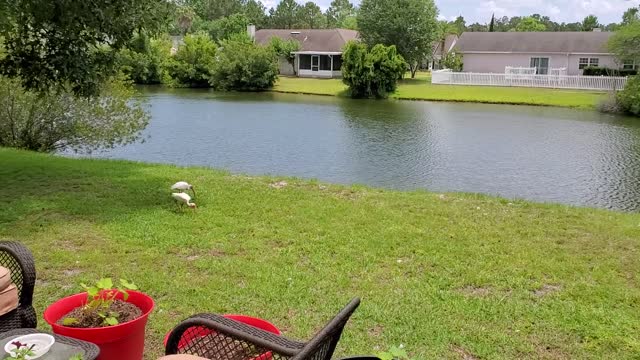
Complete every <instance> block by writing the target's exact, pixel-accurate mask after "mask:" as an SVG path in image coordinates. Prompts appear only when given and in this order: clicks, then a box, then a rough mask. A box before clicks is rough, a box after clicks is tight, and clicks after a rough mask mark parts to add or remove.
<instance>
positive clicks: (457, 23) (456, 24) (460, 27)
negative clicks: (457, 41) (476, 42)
mask: <svg viewBox="0 0 640 360" xmlns="http://www.w3.org/2000/svg"><path fill="white" fill-rule="evenodd" d="M451 28H452V29H455V33H456V34H458V35H461V34H462V33H463V32H465V31H467V22H466V21H465V20H464V17H463V16H462V15H460V16H458V17H457V18H456V19H455V20H454V21H452V22H451Z"/></svg>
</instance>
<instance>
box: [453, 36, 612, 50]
mask: <svg viewBox="0 0 640 360" xmlns="http://www.w3.org/2000/svg"><path fill="white" fill-rule="evenodd" d="M611 35H613V33H611V32H492V33H490V32H465V33H463V34H462V35H461V36H460V39H459V40H458V43H457V44H456V48H457V49H458V51H459V52H461V53H465V52H487V51H489V52H516V53H517V52H527V53H588V54H597V53H608V52H609V51H608V50H607V41H608V40H609V38H610V37H611Z"/></svg>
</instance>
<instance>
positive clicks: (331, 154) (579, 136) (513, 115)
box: [93, 88, 640, 211]
mask: <svg viewBox="0 0 640 360" xmlns="http://www.w3.org/2000/svg"><path fill="white" fill-rule="evenodd" d="M143 93H144V96H146V97H148V100H149V105H150V112H151V114H152V120H151V123H150V124H149V126H148V128H147V129H146V130H145V132H144V136H145V138H146V140H145V142H144V143H136V144H132V145H128V146H125V147H120V148H116V149H113V150H109V151H106V152H102V153H98V154H94V155H93V156H98V157H108V158H121V159H131V160H141V161H148V162H161V163H171V164H177V165H185V166H186V165H205V166H211V167H215V168H222V169H228V170H230V171H232V172H235V173H247V174H270V175H282V176H297V177H303V178H316V179H319V180H322V181H327V182H332V183H342V184H354V183H358V184H366V185H370V186H375V187H383V188H390V189H400V190H410V189H427V190H431V191H436V192H444V191H463V192H477V193H484V194H491V195H499V196H503V197H507V198H524V199H529V200H534V201H541V202H558V203H564V204H571V205H579V206H592V207H601V208H608V209H616V210H627V211H638V210H640V182H639V179H640V119H634V118H627V117H620V116H611V115H603V114H600V113H597V112H594V111H580V110H571V109H561V108H545V107H530V106H507V105H486V104H462V103H432V102H412V101H374V100H351V99H343V98H335V97H321V96H305V95H294V94H277V93H260V94H234V93H226V94H225V93H215V92H212V91H209V90H193V89H173V90H172V89H164V88H146V89H144V90H143ZM176 180H180V179H176ZM186 180H188V179H186Z"/></svg>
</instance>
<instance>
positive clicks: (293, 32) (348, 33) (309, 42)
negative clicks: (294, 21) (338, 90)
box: [249, 29, 358, 78]
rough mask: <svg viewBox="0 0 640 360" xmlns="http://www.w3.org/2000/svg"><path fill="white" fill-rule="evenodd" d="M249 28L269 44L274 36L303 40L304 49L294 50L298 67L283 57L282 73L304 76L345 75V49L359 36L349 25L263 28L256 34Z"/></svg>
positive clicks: (260, 39)
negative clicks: (346, 26) (343, 65)
mask: <svg viewBox="0 0 640 360" xmlns="http://www.w3.org/2000/svg"><path fill="white" fill-rule="evenodd" d="M249 32H250V35H253V36H254V38H255V41H256V43H258V44H261V45H268V44H269V41H271V38H273V37H279V38H281V39H282V40H295V41H297V42H298V43H300V50H299V51H296V52H295V53H294V54H295V55H296V59H295V64H294V67H292V66H291V65H290V64H289V62H287V61H286V60H285V59H280V74H282V75H296V74H297V75H298V76H300V77H321V78H334V77H341V76H342V72H341V71H340V69H341V67H342V49H343V48H344V46H345V44H346V43H347V42H348V41H351V40H357V39H358V32H357V31H354V30H347V29H300V30H297V29H261V30H258V31H255V33H254V34H255V35H254V34H251V32H252V31H251V30H249ZM294 68H295V73H294Z"/></svg>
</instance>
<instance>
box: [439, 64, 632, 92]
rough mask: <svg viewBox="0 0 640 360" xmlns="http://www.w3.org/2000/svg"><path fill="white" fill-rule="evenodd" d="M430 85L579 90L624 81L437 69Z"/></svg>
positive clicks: (610, 86) (618, 85)
mask: <svg viewBox="0 0 640 360" xmlns="http://www.w3.org/2000/svg"><path fill="white" fill-rule="evenodd" d="M431 83H432V84H446V85H482V86H520V87H537V88H554V89H579V90H600V91H606V90H622V89H624V86H625V84H626V83H627V78H626V77H622V76H574V75H531V74H522V75H517V74H509V75H506V74H491V73H466V72H452V71H451V70H448V69H444V70H437V71H433V72H432V73H431Z"/></svg>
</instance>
